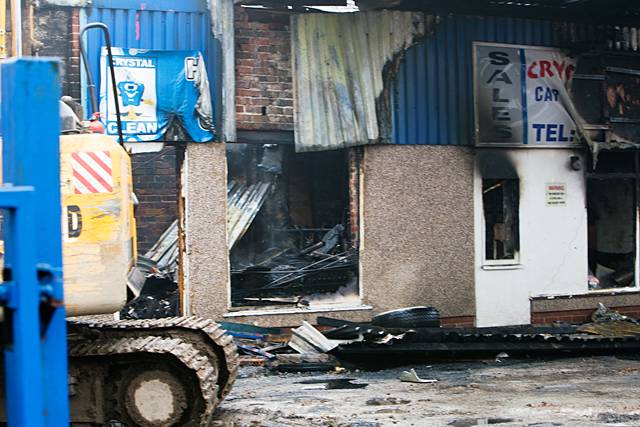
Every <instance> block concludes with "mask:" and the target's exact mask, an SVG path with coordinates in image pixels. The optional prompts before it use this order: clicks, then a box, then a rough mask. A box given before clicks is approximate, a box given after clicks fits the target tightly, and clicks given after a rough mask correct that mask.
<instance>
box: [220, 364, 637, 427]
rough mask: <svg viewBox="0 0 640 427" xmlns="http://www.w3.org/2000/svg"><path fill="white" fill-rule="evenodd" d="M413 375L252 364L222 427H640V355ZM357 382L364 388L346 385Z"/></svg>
mask: <svg viewBox="0 0 640 427" xmlns="http://www.w3.org/2000/svg"><path fill="white" fill-rule="evenodd" d="M409 368H410V367H404V368H393V369H388V370H383V371H377V372H363V371H347V372H343V373H329V374H318V373H305V374H291V373H288V374H273V373H271V372H269V371H268V370H267V369H266V368H257V367H244V368H242V370H241V372H240V377H239V379H238V381H237V382H236V384H235V387H234V389H233V390H232V392H231V394H230V395H229V396H228V397H227V399H226V400H225V401H224V402H223V403H222V404H221V405H220V407H219V409H218V411H217V412H216V422H215V423H214V425H218V426H273V427H276V426H307V427H309V426H341V427H342V426H344V427H347V426H349V427H373V426H454V427H456V426H457V427H467V426H475V425H483V424H495V425H497V426H504V427H507V426H536V427H542V426H611V427H613V426H640V395H639V394H640V357H628V356H617V357H614V356H607V357H588V358H563V359H553V360H533V361H530V360H510V359H504V361H502V362H496V361H486V362H462V363H447V364H434V365H432V366H424V365H423V366H414V368H415V369H416V371H417V373H418V375H419V376H420V377H422V378H428V379H437V380H438V381H437V382H436V383H433V384H415V383H406V382H401V381H399V380H398V375H399V374H400V373H401V372H402V371H403V370H407V369H409ZM349 379H352V381H350V382H349V381H348V380H349ZM330 380H338V381H330ZM341 380H342V381H341ZM349 383H351V384H360V385H361V386H360V387H363V388H356V389H353V388H351V389H349V388H347V389H345V388H341V387H342V386H344V385H345V384H346V385H347V386H348V385H349Z"/></svg>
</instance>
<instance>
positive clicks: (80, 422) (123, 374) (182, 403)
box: [0, 31, 238, 427]
mask: <svg viewBox="0 0 640 427" xmlns="http://www.w3.org/2000/svg"><path fill="white" fill-rule="evenodd" d="M106 35H107V39H108V31H107V32H106ZM108 47H109V62H110V65H111V67H112V64H113V58H112V55H111V52H110V50H111V49H110V43H108ZM111 69H112V70H113V68H111ZM111 76H112V78H113V79H114V80H115V77H114V76H113V72H112V74H111ZM114 83H115V82H114ZM116 87H117V85H116V84H113V88H114V96H115V98H114V99H115V100H117V99H118V98H117V89H116ZM93 95H94V96H95V93H94V94H93ZM93 103H94V105H95V100H93ZM117 104H118V102H117V101H116V105H117ZM94 111H95V110H94ZM118 117H119V116H118ZM61 121H62V127H63V134H62V135H61V137H60V164H61V171H60V178H61V183H60V188H61V194H62V204H63V206H62V213H63V227H62V228H63V230H62V239H63V273H64V292H65V306H66V311H67V315H68V322H67V326H68V328H67V329H68V336H67V339H68V362H69V376H68V379H69V399H70V400H69V401H70V412H71V413H70V416H71V424H72V425H77V426H104V425H107V426H108V425H117V426H127V427H134V426H142V427H165V426H167V427H168V426H207V425H210V423H211V420H212V417H213V413H214V411H215V409H216V407H217V405H218V403H219V402H220V401H221V400H222V399H223V398H224V397H225V396H226V395H227V394H228V393H229V390H230V389H231V387H232V385H233V382H234V380H235V377H236V373H237V368H238V355H237V349H236V346H235V344H234V342H233V339H232V337H230V336H229V335H227V334H226V333H225V331H224V330H222V329H221V328H220V326H219V325H218V324H216V323H215V322H214V321H212V320H209V319H204V318H197V317H178V318H163V319H144V320H114V318H115V316H114V315H113V313H115V312H118V311H119V310H120V309H121V308H122V307H123V306H124V305H125V304H126V302H127V275H128V273H129V271H130V269H131V267H132V266H133V265H134V264H135V261H136V226H135V225H136V224H135V218H134V198H135V196H134V195H133V188H132V169H131V161H130V158H129V154H128V153H127V151H126V150H125V149H124V146H123V144H122V142H123V140H122V134H121V133H120V142H118V141H115V140H114V138H113V137H111V136H108V135H104V134H101V133H93V132H88V131H86V130H78V126H76V124H77V123H79V122H80V121H79V119H78V117H77V116H76V115H74V112H73V110H72V109H71V108H69V107H68V106H65V104H63V103H61ZM0 418H3V419H0V421H6V416H5V415H4V414H0Z"/></svg>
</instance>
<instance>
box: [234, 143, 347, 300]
mask: <svg viewBox="0 0 640 427" xmlns="http://www.w3.org/2000/svg"><path fill="white" fill-rule="evenodd" d="M227 164H228V169H229V192H228V198H229V201H228V203H229V218H228V220H229V225H228V229H229V234H230V242H229V249H230V253H229V259H230V264H231V301H232V305H233V306H234V307H251V306H257V307H267V306H276V307H277V306H289V307H291V306H297V307H306V306H309V305H310V304H312V303H313V301H318V300H319V299H322V298H325V299H327V300H330V301H331V302H330V303H335V302H339V300H340V299H341V295H343V294H349V295H357V294H358V290H357V265H358V255H357V254H358V251H357V247H356V246H357V244H356V243H355V242H354V240H355V239H354V237H353V236H352V233H351V230H352V227H351V224H350V223H349V219H350V215H349V206H350V196H351V195H350V187H349V174H348V173H349V162H348V156H347V152H346V151H344V150H336V151H331V152H322V153H303V154H299V153H295V152H294V151H293V148H292V147H291V146H286V145H274V144H263V145H257V144H234V146H233V147H229V149H228V150H227ZM252 188H254V189H259V190H255V191H257V192H258V193H259V194H258V195H257V196H256V195H253V196H252V195H251V194H252V190H250V189H252ZM255 191H253V192H255ZM246 192H249V193H251V194H249V195H246V196H245V195H244V194H243V193H246ZM243 200H245V201H244V202H243Z"/></svg>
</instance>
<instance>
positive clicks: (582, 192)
mask: <svg viewBox="0 0 640 427" xmlns="http://www.w3.org/2000/svg"><path fill="white" fill-rule="evenodd" d="M505 151H506V153H507V155H508V156H509V158H510V159H511V160H512V161H513V163H514V164H515V166H516V169H517V172H518V176H519V179H520V263H519V265H517V266H509V267H504V266H501V267H500V268H501V269H499V270H498V269H493V270H489V269H487V267H486V266H483V264H484V262H483V261H484V219H483V210H482V177H481V176H480V172H479V168H478V165H476V168H475V174H474V211H475V219H474V222H475V227H474V230H475V231H474V233H475V255H476V256H475V260H476V261H475V263H476V266H475V271H476V280H475V286H476V322H477V326H500V325H517V324H528V323H529V322H530V321H531V313H530V303H529V297H532V296H538V295H542V294H574V293H575V294H580V293H584V292H586V291H587V276H588V267H587V210H586V183H585V179H584V172H583V171H579V172H576V171H573V170H571V169H570V167H569V157H570V156H572V155H579V156H581V154H580V153H579V152H578V151H574V150H569V149H533V148H530V149H525V148H520V149H506V150H505ZM585 164H586V163H585V160H584V158H583V161H582V165H583V167H584V165H585ZM552 182H561V183H565V184H566V186H567V187H566V188H567V204H566V206H547V204H546V199H545V184H546V183H552Z"/></svg>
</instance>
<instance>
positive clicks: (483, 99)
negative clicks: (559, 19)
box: [473, 43, 579, 146]
mask: <svg viewBox="0 0 640 427" xmlns="http://www.w3.org/2000/svg"><path fill="white" fill-rule="evenodd" d="M473 55H474V91H475V113H476V144H477V145H494V146H495V145H502V146H505V145H508V146H541V145H544V146H562V145H564V146H566V145H572V144H577V143H578V142H579V139H578V137H577V135H576V124H575V121H574V120H573V118H572V117H571V114H570V111H573V108H572V107H571V100H570V98H569V92H568V87H569V85H570V83H571V78H572V76H573V72H574V70H575V61H574V60H573V59H572V58H570V57H569V56H567V55H566V54H565V53H563V51H561V50H559V49H554V48H547V47H531V46H518V45H502V44H491V43H474V45H473Z"/></svg>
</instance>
